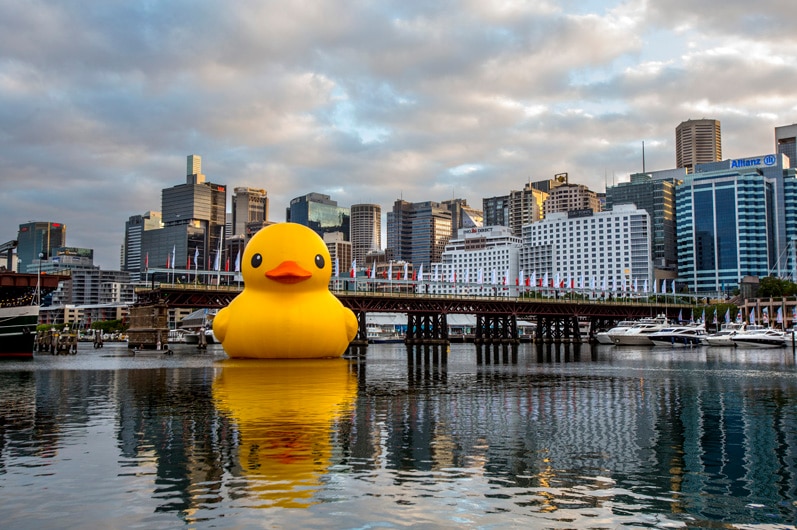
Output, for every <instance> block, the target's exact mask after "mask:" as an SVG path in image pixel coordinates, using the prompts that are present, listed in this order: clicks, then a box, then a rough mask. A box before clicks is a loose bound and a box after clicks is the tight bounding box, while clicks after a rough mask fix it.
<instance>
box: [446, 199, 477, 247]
mask: <svg viewBox="0 0 797 530" xmlns="http://www.w3.org/2000/svg"><path fill="white" fill-rule="evenodd" d="M440 204H441V205H443V206H444V207H446V208H448V210H449V211H450V212H451V238H452V239H453V238H454V237H456V235H457V233H458V232H459V229H460V228H477V227H480V226H482V223H483V222H484V213H483V212H482V211H481V210H477V209H475V208H471V207H470V206H468V201H467V200H465V199H450V200H447V201H442V202H441V203H440Z"/></svg>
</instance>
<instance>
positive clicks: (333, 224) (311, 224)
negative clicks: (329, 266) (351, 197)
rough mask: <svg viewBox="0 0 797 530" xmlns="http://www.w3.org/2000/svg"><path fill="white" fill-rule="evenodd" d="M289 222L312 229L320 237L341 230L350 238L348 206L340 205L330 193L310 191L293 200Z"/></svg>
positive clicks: (346, 237) (288, 215) (345, 237)
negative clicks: (331, 197)
mask: <svg viewBox="0 0 797 530" xmlns="http://www.w3.org/2000/svg"><path fill="white" fill-rule="evenodd" d="M285 217H286V220H287V221H288V222H289V223H298V224H300V225H304V226H306V227H308V228H310V229H312V230H313V231H314V232H315V233H316V234H318V235H319V237H321V238H323V237H324V234H331V233H334V232H341V233H342V234H343V237H344V239H345V240H346V241H348V240H349V236H350V229H351V215H350V213H349V209H348V208H343V207H340V206H338V203H337V202H336V201H333V200H331V199H330V198H329V195H323V194H321V193H308V194H307V195H303V196H301V197H296V198H295V199H292V200H291V203H290V206H289V207H288V210H287V212H286V216H285Z"/></svg>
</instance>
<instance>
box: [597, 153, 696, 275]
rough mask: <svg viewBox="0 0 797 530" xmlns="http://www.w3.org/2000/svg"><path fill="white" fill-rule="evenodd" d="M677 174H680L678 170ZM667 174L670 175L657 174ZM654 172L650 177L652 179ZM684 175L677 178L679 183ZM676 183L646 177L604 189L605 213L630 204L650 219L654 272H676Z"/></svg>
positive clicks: (674, 181) (641, 175) (642, 175)
mask: <svg viewBox="0 0 797 530" xmlns="http://www.w3.org/2000/svg"><path fill="white" fill-rule="evenodd" d="M681 171H684V170H683V169H681ZM661 173H666V174H671V172H669V171H668V172H661ZM655 174H656V172H654V173H653V175H655ZM684 175H685V172H684V173H683V174H681V179H683V177H684ZM680 182H681V180H680V179H678V178H674V177H669V178H666V177H665V178H653V177H652V176H651V174H650V173H637V174H634V175H631V181H630V182H621V183H620V184H617V185H616V186H611V187H609V188H607V189H606V209H607V210H611V209H613V208H614V207H615V206H617V205H620V204H633V205H636V207H637V208H640V209H643V210H645V211H646V212H648V214H649V215H650V219H651V227H652V231H653V238H652V255H651V256H652V258H653V265H654V267H655V268H657V269H665V270H676V269H677V268H678V254H677V251H676V239H675V187H676V186H677V185H678V184H679V183H680Z"/></svg>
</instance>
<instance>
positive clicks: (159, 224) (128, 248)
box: [121, 211, 163, 281]
mask: <svg viewBox="0 0 797 530" xmlns="http://www.w3.org/2000/svg"><path fill="white" fill-rule="evenodd" d="M159 228H163V221H162V220H161V213H160V212H153V211H149V212H145V213H144V214H143V215H131V216H130V218H128V220H127V222H126V223H125V241H124V244H123V245H122V267H121V268H122V270H123V271H127V272H129V273H130V275H131V278H132V279H133V281H139V280H143V279H144V278H143V274H142V271H143V270H144V269H145V268H146V263H145V259H146V256H145V255H144V254H142V252H141V249H142V247H141V242H142V239H143V236H144V232H145V231H147V230H157V229H159Z"/></svg>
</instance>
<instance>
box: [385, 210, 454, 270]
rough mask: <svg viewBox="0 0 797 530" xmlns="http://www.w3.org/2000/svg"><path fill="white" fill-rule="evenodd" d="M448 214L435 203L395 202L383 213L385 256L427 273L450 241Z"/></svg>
mask: <svg viewBox="0 0 797 530" xmlns="http://www.w3.org/2000/svg"><path fill="white" fill-rule="evenodd" d="M451 224H452V220H451V210H449V209H448V208H446V207H445V206H444V205H441V204H440V203H437V202H432V201H426V202H418V203H409V202H406V201H402V200H398V201H396V202H395V203H393V210H392V211H390V212H388V213H387V246H388V252H389V253H391V254H392V256H393V258H395V259H396V260H398V261H407V262H410V263H411V264H412V265H413V266H414V267H415V268H416V269H417V268H418V267H420V266H421V265H424V267H425V268H426V269H427V270H428V268H429V266H430V265H431V264H432V263H437V262H439V261H440V259H441V256H442V255H443V251H444V250H445V247H446V244H447V243H448V241H449V240H450V239H451Z"/></svg>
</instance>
